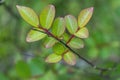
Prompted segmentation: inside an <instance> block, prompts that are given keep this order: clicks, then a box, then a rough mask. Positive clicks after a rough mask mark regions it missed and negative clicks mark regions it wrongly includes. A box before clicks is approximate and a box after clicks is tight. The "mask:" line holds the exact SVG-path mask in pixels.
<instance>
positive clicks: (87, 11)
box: [78, 7, 93, 28]
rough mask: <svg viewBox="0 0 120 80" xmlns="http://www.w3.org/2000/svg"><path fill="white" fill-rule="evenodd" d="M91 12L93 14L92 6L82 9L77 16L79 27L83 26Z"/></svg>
mask: <svg viewBox="0 0 120 80" xmlns="http://www.w3.org/2000/svg"><path fill="white" fill-rule="evenodd" d="M92 14H93V7H90V8H87V9H84V10H82V11H81V12H80V14H79V16H78V26H79V27H80V28H81V27H84V26H85V25H86V24H87V23H88V21H89V20H90V18H91V17H92Z"/></svg>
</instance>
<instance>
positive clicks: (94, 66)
mask: <svg viewBox="0 0 120 80" xmlns="http://www.w3.org/2000/svg"><path fill="white" fill-rule="evenodd" d="M39 28H40V29H42V30H44V32H43V31H40V30H38V29H35V28H34V29H33V30H35V31H39V32H42V33H45V34H47V35H49V36H50V37H53V38H54V39H56V40H57V41H59V42H60V43H62V44H63V45H64V46H65V47H66V48H68V49H69V50H70V51H71V52H73V53H74V54H76V55H77V56H78V57H79V58H80V59H82V60H84V61H85V62H86V63H88V64H89V65H90V66H91V67H93V68H94V69H96V70H99V71H100V72H102V73H103V72H105V71H109V70H112V68H100V67H97V66H96V65H94V64H93V63H92V62H90V61H89V60H87V59H86V58H84V57H83V56H81V55H79V53H77V52H76V51H74V50H73V49H72V48H71V47H69V46H68V45H67V44H66V43H64V42H63V41H62V40H61V39H59V38H56V37H55V36H54V35H53V34H52V33H51V32H49V31H48V30H46V29H44V28H41V27H40V26H39Z"/></svg>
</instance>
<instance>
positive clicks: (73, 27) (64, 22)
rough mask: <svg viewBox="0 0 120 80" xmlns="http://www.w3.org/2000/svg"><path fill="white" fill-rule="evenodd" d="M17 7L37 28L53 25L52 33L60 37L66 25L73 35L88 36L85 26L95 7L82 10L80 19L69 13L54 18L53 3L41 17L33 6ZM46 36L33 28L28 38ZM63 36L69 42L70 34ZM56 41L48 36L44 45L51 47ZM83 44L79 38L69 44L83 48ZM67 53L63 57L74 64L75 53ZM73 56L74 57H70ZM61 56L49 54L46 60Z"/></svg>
mask: <svg viewBox="0 0 120 80" xmlns="http://www.w3.org/2000/svg"><path fill="white" fill-rule="evenodd" d="M17 9H18V11H19V13H20V15H21V16H22V18H23V19H24V20H25V21H26V22H28V23H29V24H31V25H32V26H34V27H35V28H36V29H39V27H42V28H44V29H47V30H49V29H50V27H51V26H52V30H51V33H52V34H53V35H54V36H56V37H58V38H60V37H61V35H62V34H63V33H64V31H65V26H66V28H67V30H68V31H69V33H70V34H72V35H75V36H76V37H79V38H87V37H88V35H89V33H88V30H87V28H86V27H84V26H85V25H86V24H87V23H88V21H89V20H90V18H91V16H92V14H93V7H91V8H87V9H84V10H82V11H81V12H80V14H79V16H78V21H77V20H76V18H75V17H74V16H72V15H67V16H65V18H62V17H59V18H56V19H55V20H54V17H55V7H54V6H53V5H48V6H47V7H45V8H44V9H43V11H42V12H41V14H40V16H39V17H38V16H37V15H36V13H35V12H34V11H33V10H32V9H31V8H28V7H24V6H18V5H17ZM53 21H54V22H53ZM52 23H53V25H52ZM39 30H41V29H39ZM45 36H46V34H44V33H41V32H38V31H34V30H31V31H30V32H29V33H28V35H27V38H26V40H27V41H28V42H34V41H37V40H40V39H43V38H44V37H45ZM63 36H64V39H65V40H66V42H67V41H68V40H69V36H68V35H67V34H64V35H63ZM76 42H77V43H80V45H78V46H76V45H77V43H76ZM55 43H56V40H55V39H53V38H50V37H47V39H46V40H45V44H44V45H45V47H46V48H49V47H52V46H53V45H54V44H55ZM83 45H84V44H83V42H82V40H79V39H78V38H73V40H72V41H71V42H70V44H69V46H71V47H73V48H81V47H83ZM59 46H60V45H59ZM67 53H68V55H67ZM67 53H66V56H63V59H64V60H65V61H66V62H67V63H68V64H71V65H74V64H75V62H76V61H75V57H74V55H73V54H72V53H71V52H70V51H68V52H67ZM64 57H65V58H64ZM66 57H67V58H66ZM71 57H72V59H70V58H71ZM61 58H62V56H57V55H54V54H53V55H50V56H48V58H47V59H46V61H47V62H49V63H56V62H58V61H60V60H61Z"/></svg>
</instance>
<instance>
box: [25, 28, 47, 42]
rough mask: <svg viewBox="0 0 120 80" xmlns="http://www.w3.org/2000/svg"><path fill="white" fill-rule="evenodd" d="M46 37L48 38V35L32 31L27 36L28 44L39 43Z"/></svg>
mask: <svg viewBox="0 0 120 80" xmlns="http://www.w3.org/2000/svg"><path fill="white" fill-rule="evenodd" d="M45 36H46V34H44V33H42V32H38V31H35V30H30V31H29V33H28V34H27V37H26V41H27V42H34V41H38V40H40V39H43V38H44V37H45Z"/></svg>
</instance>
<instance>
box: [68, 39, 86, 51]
mask: <svg viewBox="0 0 120 80" xmlns="http://www.w3.org/2000/svg"><path fill="white" fill-rule="evenodd" d="M68 45H69V46H70V47H72V48H75V49H80V48H83V47H84V43H83V41H82V40H81V39H79V38H73V39H72V40H71V41H70V42H69V43H68Z"/></svg>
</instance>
